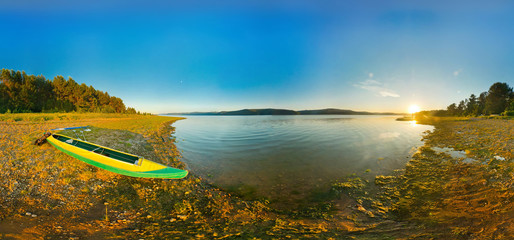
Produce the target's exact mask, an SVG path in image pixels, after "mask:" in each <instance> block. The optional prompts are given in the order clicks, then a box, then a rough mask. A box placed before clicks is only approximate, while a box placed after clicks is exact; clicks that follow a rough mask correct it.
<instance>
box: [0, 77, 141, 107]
mask: <svg viewBox="0 0 514 240" xmlns="http://www.w3.org/2000/svg"><path fill="white" fill-rule="evenodd" d="M73 111H76V112H102V113H136V110H135V109H134V108H130V107H129V108H126V107H125V104H124V103H123V101H122V100H121V99H120V98H117V97H114V96H110V95H109V94H108V93H107V92H103V91H99V90H96V89H95V88H93V87H92V86H87V85H86V84H84V83H83V84H78V83H77V82H75V80H73V79H72V78H71V77H70V78H69V79H68V80H66V79H64V77H62V76H56V77H55V78H54V79H53V80H48V79H46V78H45V77H44V76H34V75H27V74H26V73H25V72H20V71H14V70H8V69H2V71H1V75H0V113H26V112H73Z"/></svg>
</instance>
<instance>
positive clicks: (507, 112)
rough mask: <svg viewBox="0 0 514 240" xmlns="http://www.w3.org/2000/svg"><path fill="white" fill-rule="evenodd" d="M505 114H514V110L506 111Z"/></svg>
mask: <svg viewBox="0 0 514 240" xmlns="http://www.w3.org/2000/svg"><path fill="white" fill-rule="evenodd" d="M502 115H503V116H514V110H510V111H505V112H503V113H502Z"/></svg>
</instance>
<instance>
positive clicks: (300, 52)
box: [0, 0, 514, 113]
mask: <svg viewBox="0 0 514 240" xmlns="http://www.w3.org/2000/svg"><path fill="white" fill-rule="evenodd" d="M186 2H187V3H186ZM513 12H514V2H513V3H511V2H510V1H472V2H470V1H441V2H437V1H301V0H300V1H181V2H174V1H103V2H100V1H98V2H95V1H55V0H50V1H3V0H2V1H0V52H1V54H0V66H1V67H3V68H8V69H15V70H25V71H26V72H27V73H28V74H36V75H39V74H43V75H45V76H46V77H48V78H53V77H54V76H56V75H63V76H65V77H68V76H71V77H72V78H74V79H75V80H76V81H77V82H79V83H86V84H88V85H92V86H94V87H95V88H97V89H100V90H103V91H107V92H109V93H110V94H112V95H114V96H118V97H120V98H122V99H123V100H124V102H125V104H126V105H128V106H133V107H135V108H136V109H138V110H141V111H147V112H153V113H162V112H186V111H219V110H236V109H241V108H264V107H275V108H288V109H296V110H302V109H318V108H327V107H334V108H343V109H354V110H367V111H396V112H405V111H406V109H407V108H408V106H409V105H411V104H418V105H420V107H421V108H422V109H437V108H444V107H446V106H447V105H449V104H451V103H453V102H458V101H460V100H462V99H464V98H467V97H469V95H470V94H471V93H475V94H478V93H480V92H482V91H486V90H487V89H488V88H489V86H490V85H491V84H493V83H494V82H498V81H500V82H507V83H508V84H509V85H511V86H512V85H514V80H513V76H514V67H512V66H514V24H513V23H514V14H512V13H513Z"/></svg>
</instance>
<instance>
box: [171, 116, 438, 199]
mask: <svg viewBox="0 0 514 240" xmlns="http://www.w3.org/2000/svg"><path fill="white" fill-rule="evenodd" d="M395 118H396V116H351V115H350V116H349V115H344V116H343V115H315V116H187V119H185V120H180V121H178V122H175V123H174V124H173V126H175V128H176V129H175V133H174V136H175V137H176V139H177V147H178V149H179V150H180V151H181V152H182V155H183V159H182V160H183V161H184V162H185V163H186V164H187V165H188V168H189V169H190V170H192V171H193V173H194V174H197V175H200V176H202V177H204V178H205V179H208V180H209V181H211V182H212V183H213V184H215V185H217V186H219V187H221V188H224V189H228V190H232V191H236V192H239V193H241V194H243V195H246V196H251V197H266V198H268V199H270V200H272V201H276V202H281V201H282V202H287V201H301V200H302V199H303V200H306V199H308V197H309V196H310V195H312V193H313V192H317V191H325V190H327V189H328V188H329V186H330V183H332V182H334V181H335V180H337V179H341V178H342V177H345V176H348V175H349V174H352V173H355V174H357V175H359V176H363V177H367V178H369V179H372V178H373V177H374V176H375V175H377V174H388V173H391V172H392V171H393V170H394V169H398V168H402V167H404V166H405V163H406V162H407V161H408V160H409V158H410V156H411V155H412V154H413V151H414V150H415V149H416V148H417V147H419V146H421V145H422V144H423V143H422V142H421V137H422V132H424V131H426V130H431V129H432V128H433V127H432V126H427V125H417V124H414V123H412V122H400V121H395Z"/></svg>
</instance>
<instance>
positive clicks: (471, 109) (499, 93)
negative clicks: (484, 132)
mask: <svg viewBox="0 0 514 240" xmlns="http://www.w3.org/2000/svg"><path fill="white" fill-rule="evenodd" d="M491 114H500V115H506V116H514V92H513V91H512V87H510V86H509V85H508V84H507V83H500V82H497V83H494V84H493V85H491V87H490V88H489V91H487V92H482V93H480V94H479V95H478V96H477V95H475V94H471V96H469V98H466V99H464V100H462V101H460V102H459V103H452V104H450V105H449V106H448V107H446V110H435V111H431V115H434V116H481V115H491Z"/></svg>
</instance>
